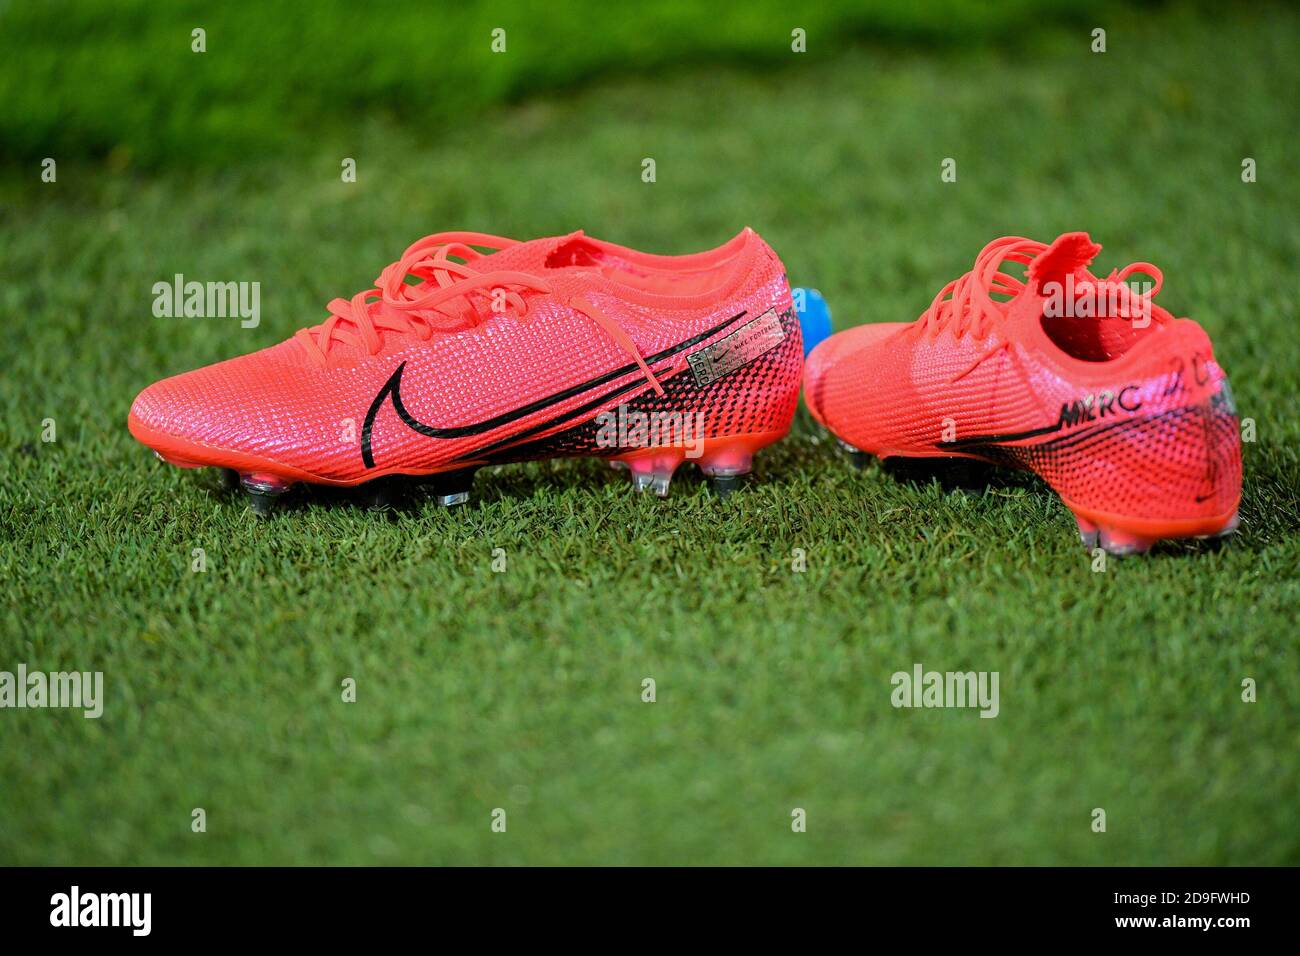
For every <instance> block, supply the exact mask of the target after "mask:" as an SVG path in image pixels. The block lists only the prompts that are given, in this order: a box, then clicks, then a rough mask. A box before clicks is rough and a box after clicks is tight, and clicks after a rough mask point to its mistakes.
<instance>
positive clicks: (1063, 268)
mask: <svg viewBox="0 0 1300 956" xmlns="http://www.w3.org/2000/svg"><path fill="white" fill-rule="evenodd" d="M1099 252H1101V246H1100V245H1098V244H1097V243H1095V242H1093V241H1092V239H1091V238H1089V236H1088V234H1087V233H1086V232H1067V233H1063V234H1062V235H1060V236H1057V237H1056V241H1055V242H1053V243H1052V244H1051V245H1050V246H1048V247H1047V248H1046V249H1044V250H1043V251H1042V252H1040V253H1039V254H1038V255H1037V256H1035V257H1034V261H1033V262H1031V263H1030V264H1029V272H1028V277H1029V284H1030V286H1031V288H1032V289H1033V290H1034V291H1035V292H1037V293H1038V294H1039V295H1041V294H1042V290H1043V286H1044V285H1046V284H1047V283H1049V282H1058V283H1062V284H1064V282H1065V277H1066V276H1069V275H1073V276H1076V277H1078V276H1079V275H1080V273H1082V272H1083V271H1084V270H1086V269H1087V266H1088V263H1090V262H1092V260H1093V257H1094V256H1096V255H1097V253H1099Z"/></svg>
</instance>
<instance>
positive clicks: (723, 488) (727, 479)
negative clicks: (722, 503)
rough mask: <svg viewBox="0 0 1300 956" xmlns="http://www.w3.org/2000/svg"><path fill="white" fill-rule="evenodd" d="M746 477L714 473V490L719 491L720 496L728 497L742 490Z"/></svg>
mask: <svg viewBox="0 0 1300 956" xmlns="http://www.w3.org/2000/svg"><path fill="white" fill-rule="evenodd" d="M744 479H745V476H744V475H714V476H713V490H714V491H716V492H717V493H718V497H719V498H727V497H728V496H730V495H731V494H732V493H733V492H736V491H739V490H740V487H741V485H742V484H743V483H744Z"/></svg>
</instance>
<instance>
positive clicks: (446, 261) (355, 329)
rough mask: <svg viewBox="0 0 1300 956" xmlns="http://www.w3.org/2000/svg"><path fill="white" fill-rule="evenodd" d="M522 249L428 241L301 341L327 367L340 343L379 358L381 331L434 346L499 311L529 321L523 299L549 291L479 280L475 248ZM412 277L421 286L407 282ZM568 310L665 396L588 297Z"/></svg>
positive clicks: (525, 280)
mask: <svg viewBox="0 0 1300 956" xmlns="http://www.w3.org/2000/svg"><path fill="white" fill-rule="evenodd" d="M517 244H518V243H516V241H515V240H513V239H506V238H504V237H501V236H492V235H488V234H486V233H478V232H440V233H434V234H433V235H430V236H425V237H424V238H423V239H420V240H418V241H416V242H414V243H412V244H411V246H409V247H408V248H407V250H406V251H405V252H404V253H402V257H401V258H400V259H398V260H397V261H396V262H394V263H392V264H391V265H389V266H388V267H387V268H385V269H384V270H383V272H381V273H380V274H379V278H378V279H376V280H375V285H374V287H373V288H370V289H365V290H363V291H361V292H358V293H357V294H356V295H354V296H353V297H352V298H351V299H343V298H337V299H332V300H330V303H329V305H328V306H327V308H328V309H329V311H330V317H329V318H328V319H327V320H325V322H323V323H322V324H321V325H319V326H316V327H314V328H310V329H299V330H298V332H297V333H296V334H295V337H296V338H297V339H298V341H299V342H301V343H302V346H303V348H305V349H306V350H307V353H308V354H309V355H310V356H311V357H312V358H313V359H314V360H315V361H316V362H318V363H319V364H321V365H324V364H325V363H326V361H327V360H328V357H329V351H330V349H331V347H333V346H334V344H335V343H346V344H350V345H353V346H355V347H357V348H359V349H361V350H363V351H365V352H366V353H367V354H369V355H375V354H378V352H379V350H380V348H381V347H382V345H383V340H382V337H381V335H380V331H381V330H384V329H387V330H390V331H394V332H413V333H415V335H416V336H418V337H419V338H420V339H422V340H424V341H428V340H429V339H430V338H432V337H433V336H434V335H435V334H437V333H438V332H446V331H451V330H454V329H458V328H463V327H465V326H466V325H471V324H476V323H478V322H480V321H482V319H483V318H484V316H485V314H486V312H487V311H488V310H491V309H492V308H493V306H496V308H497V310H498V311H499V310H500V304H501V303H503V304H504V306H505V307H506V308H508V309H511V310H513V311H514V312H515V314H516V315H517V316H518V317H519V318H524V317H526V316H527V315H528V302H527V300H525V299H524V297H523V295H522V294H521V292H529V291H531V292H537V293H549V292H550V291H551V286H550V284H549V283H547V282H546V281H545V280H544V279H541V278H540V277H538V276H535V275H532V274H530V273H527V272H516V271H512V270H500V269H498V270H493V271H489V272H481V271H479V270H478V269H476V268H475V267H474V263H476V262H477V261H478V260H480V259H483V258H485V255H484V254H483V253H481V252H479V251H478V249H476V248H474V247H475V246H477V247H480V248H485V249H490V250H492V251H493V252H496V251H500V250H502V249H508V248H510V247H511V246H514V245H517ZM457 260H459V261H457ZM408 276H414V277H415V278H416V279H417V280H419V281H417V282H407V281H406V280H407V277H408ZM569 306H570V308H573V309H575V310H576V311H578V312H581V313H582V314H583V315H586V316H588V317H589V318H590V319H592V321H594V322H595V323H596V324H597V325H599V326H600V327H601V328H602V329H603V330H604V331H605V333H606V334H607V335H609V337H610V338H612V339H613V340H614V342H615V343H616V344H617V345H618V346H619V348H621V349H623V350H624V351H626V352H627V353H628V354H630V355H631V356H632V357H633V358H634V359H635V360H636V363H637V365H638V366H639V367H640V369H641V371H642V373H643V374H644V375H645V377H646V379H647V380H648V381H649V382H650V384H651V385H653V386H654V389H655V391H657V392H658V393H659V394H660V395H662V394H663V387H662V386H661V385H660V384H659V381H658V379H656V378H655V376H654V373H652V372H651V371H650V367H649V366H648V365H647V364H646V361H645V359H644V358H643V357H642V356H641V353H640V351H639V350H638V349H637V347H636V344H635V343H634V342H633V341H632V339H631V337H630V336H629V335H628V334H627V332H626V331H624V329H623V328H622V327H621V326H620V325H619V324H618V323H617V322H616V321H614V320H613V319H612V318H610V317H609V316H608V315H606V314H605V313H604V312H602V311H601V310H600V309H598V308H596V307H595V306H594V305H592V304H591V302H589V301H588V300H586V299H585V298H582V297H579V298H576V299H574V300H573V301H571V302H570V303H569Z"/></svg>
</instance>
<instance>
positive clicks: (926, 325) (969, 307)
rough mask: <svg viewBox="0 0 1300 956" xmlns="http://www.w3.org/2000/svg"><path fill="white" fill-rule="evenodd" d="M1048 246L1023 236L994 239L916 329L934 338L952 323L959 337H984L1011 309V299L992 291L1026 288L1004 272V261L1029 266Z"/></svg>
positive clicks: (944, 290) (1014, 291)
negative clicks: (969, 334)
mask: <svg viewBox="0 0 1300 956" xmlns="http://www.w3.org/2000/svg"><path fill="white" fill-rule="evenodd" d="M1046 248H1047V245H1046V244H1045V243H1042V242H1038V241H1036V240H1034V239H1024V238H1022V237H1020V236H1006V237H1004V238H1002V239H994V240H993V241H992V242H990V243H989V244H988V245H987V246H985V247H984V248H983V249H981V250H980V254H979V255H978V256H976V257H975V267H974V268H973V269H971V271H970V272H967V273H966V274H965V275H963V276H962V277H961V278H959V279H954V280H953V281H951V282H949V283H948V284H947V285H946V286H944V287H943V288H942V289H940V290H939V294H938V295H936V296H935V297H934V301H933V302H931V303H930V307H929V308H928V309H926V310H925V312H923V313H922V314H921V318H920V319H918V320H917V322H916V328H917V329H918V330H920V331H921V332H924V333H925V335H926V337H927V338H933V337H934V336H937V335H938V334H939V333H940V332H942V331H943V330H944V329H945V328H947V327H948V326H950V325H951V326H953V332H954V334H955V335H956V336H957V337H958V338H961V337H962V336H963V335H965V334H966V333H967V332H970V333H971V334H972V335H973V336H974V337H975V338H976V339H980V340H982V339H984V338H985V337H986V336H987V335H988V333H989V331H990V330H991V329H992V327H993V324H994V323H995V322H996V321H998V320H999V319H1001V318H1003V317H1004V316H1005V315H1006V312H1007V306H1008V302H1000V301H998V300H996V299H993V298H992V297H991V296H992V294H993V293H997V294H1000V295H1007V296H1011V297H1012V298H1014V297H1016V296H1018V295H1019V294H1020V293H1021V292H1023V291H1024V288H1025V284H1024V283H1023V282H1022V281H1020V280H1019V279H1017V278H1016V277H1015V276H1011V275H1007V274H1006V273H1005V272H1002V271H1001V270H1000V269H999V266H1001V265H1002V263H1004V262H1019V263H1021V264H1022V265H1028V264H1029V263H1030V262H1032V261H1033V259H1034V257H1035V256H1037V255H1038V254H1039V253H1040V252H1042V251H1044V250H1045V249H1046Z"/></svg>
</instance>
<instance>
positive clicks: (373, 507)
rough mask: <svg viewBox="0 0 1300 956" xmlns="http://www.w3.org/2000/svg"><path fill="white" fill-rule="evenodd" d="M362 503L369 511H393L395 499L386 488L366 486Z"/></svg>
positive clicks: (362, 495) (362, 493) (362, 494)
mask: <svg viewBox="0 0 1300 956" xmlns="http://www.w3.org/2000/svg"><path fill="white" fill-rule="evenodd" d="M361 504H362V507H364V508H365V509H366V510H367V511H392V510H393V499H392V496H391V495H389V493H388V490H387V489H386V488H365V489H363V490H362V492H361Z"/></svg>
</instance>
